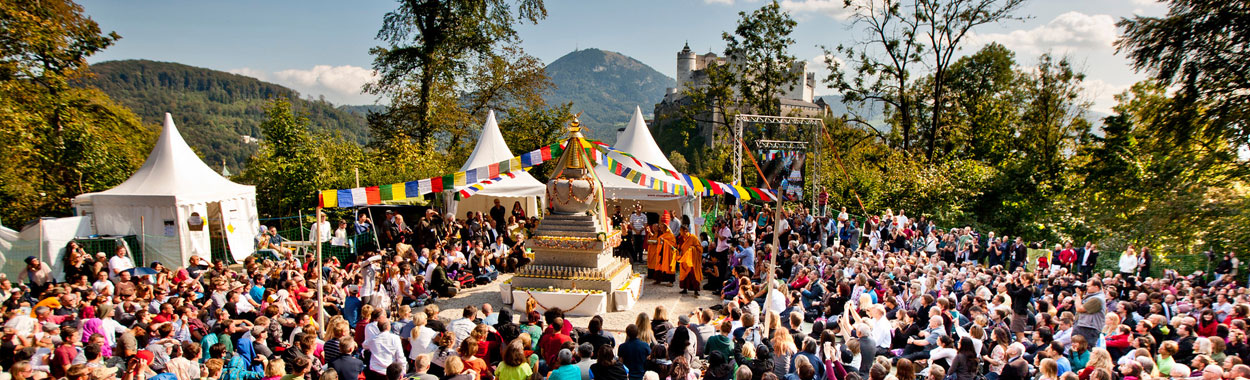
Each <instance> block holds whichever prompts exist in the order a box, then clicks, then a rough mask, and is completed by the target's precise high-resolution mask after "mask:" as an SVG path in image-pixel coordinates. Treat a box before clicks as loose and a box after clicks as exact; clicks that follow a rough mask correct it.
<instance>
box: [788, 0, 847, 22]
mask: <svg viewBox="0 0 1250 380" xmlns="http://www.w3.org/2000/svg"><path fill="white" fill-rule="evenodd" d="M781 7H782V8H783V9H785V10H787V11H790V13H793V14H794V15H795V16H797V17H802V16H804V15H807V14H812V13H817V14H823V15H826V16H829V17H831V18H833V19H835V20H846V19H847V18H849V17H851V15H852V14H853V13H854V12H853V11H852V10H850V9H847V8H846V3H845V2H843V1H842V0H782V1H781Z"/></svg>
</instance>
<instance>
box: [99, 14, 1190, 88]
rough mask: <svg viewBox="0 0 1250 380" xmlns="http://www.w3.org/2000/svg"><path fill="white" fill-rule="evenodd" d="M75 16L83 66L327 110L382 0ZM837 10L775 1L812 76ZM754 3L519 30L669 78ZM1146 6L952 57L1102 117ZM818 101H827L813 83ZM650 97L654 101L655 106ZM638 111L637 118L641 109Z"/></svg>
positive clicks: (1130, 79) (563, 20)
mask: <svg viewBox="0 0 1250 380" xmlns="http://www.w3.org/2000/svg"><path fill="white" fill-rule="evenodd" d="M80 1H81V4H82V5H83V6H84V8H86V11H87V13H88V14H89V15H90V16H92V17H93V18H94V19H95V20H96V21H98V22H99V23H100V26H101V28H103V29H104V30H106V31H116V32H117V33H119V34H121V35H122V40H120V41H118V43H117V44H116V45H115V46H113V47H111V48H109V49H108V50H105V51H104V52H102V53H100V54H98V55H96V56H94V57H93V58H92V61H93V62H98V61H104V60H114V59H138V58H142V59H151V60H158V61H173V62H179V63H184V64H188V65H193V66H201V67H208V68H212V69H218V70H226V71H231V72H235V73H239V74H244V75H249V76H253V77H257V78H260V79H264V80H267V81H271V82H275V83H279V84H283V85H286V86H289V87H291V88H294V89H296V90H298V91H300V92H301V93H302V94H306V95H314V96H316V95H325V96H326V98H327V100H330V101H332V102H335V103H336V104H370V103H374V102H375V100H376V99H375V98H374V97H373V96H370V95H363V94H360V92H359V88H360V86H361V85H362V84H364V83H366V82H368V81H369V80H370V79H371V78H372V72H371V69H370V67H371V66H370V65H371V63H372V57H371V56H370V55H369V48H371V47H373V46H376V45H377V41H376V40H374V35H375V34H376V33H377V30H378V27H379V26H380V25H381V20H382V16H383V15H384V14H385V13H386V12H388V11H390V10H392V9H394V8H395V7H396V5H397V3H396V2H394V1H383V0H357V1H323V0H306V1H293V0H272V1H255V0H253V1H239V0H220V1H207V2H192V1H156V0H125V1H123V0H80ZM841 4H842V0H786V1H783V2H782V5H783V6H784V7H785V8H786V9H787V10H789V11H790V12H791V13H792V15H793V16H794V17H795V18H796V19H797V20H798V21H799V25H798V27H797V28H796V29H795V32H794V38H795V40H796V41H797V43H796V45H795V46H794V47H793V48H792V51H793V52H794V54H795V55H796V56H798V57H800V58H801V59H805V60H810V61H812V64H811V65H809V67H810V68H811V69H812V70H813V71H817V72H818V73H821V74H818V76H823V73H824V70H823V67H822V66H823V63H820V62H821V61H820V57H821V55H822V52H821V49H820V48H819V47H818V46H819V45H826V46H834V45H837V44H839V43H852V42H854V41H855V39H856V38H858V36H860V35H862V34H863V32H862V31H861V30H859V29H855V28H852V27H851V26H850V24H849V23H848V22H847V19H846V17H847V14H846V11H845V10H844V9H843V8H842V6H841ZM761 5H762V3H761V1H759V0H755V1H744V0H670V1H659V0H636V1H569V0H547V10H548V13H549V16H548V18H547V19H546V20H543V21H542V22H541V23H539V24H538V25H525V26H522V27H520V29H519V31H520V35H521V38H522V39H523V40H524V42H523V46H524V48H525V49H526V51H527V52H529V53H530V54H532V55H534V56H536V57H538V58H540V59H542V60H543V61H544V62H551V61H554V60H556V59H557V58H559V57H561V56H563V55H564V54H567V53H569V52H571V51H573V50H574V49H576V48H589V47H594V48H600V49H605V50H613V51H618V52H621V53H624V54H626V55H629V56H631V57H634V58H636V59H638V60H640V61H642V62H644V63H646V64H648V65H650V66H652V67H654V68H655V69H656V70H659V71H660V72H662V73H664V74H667V75H669V76H674V73H675V71H676V62H675V58H676V53H677V51H678V50H680V49H681V47H682V44H683V43H685V42H687V41H689V43H690V47H691V48H693V49H694V50H696V51H697V52H699V53H704V52H707V51H713V52H717V53H719V52H720V51H722V50H723V49H724V42H723V41H722V40H721V32H723V31H727V30H732V29H733V28H734V26H735V25H736V22H737V19H738V14H737V13H738V12H739V11H743V10H747V11H749V10H751V9H755V8H758V7H760V6H761ZM1165 12H1166V7H1165V6H1164V5H1162V4H1160V3H1157V2H1155V1H1154V0H1049V1H1047V0H1032V1H1030V2H1029V3H1027V5H1026V6H1025V7H1024V9H1023V10H1022V11H1021V12H1020V15H1021V16H1027V17H1028V18H1027V19H1026V20H1024V21H1008V22H1004V23H1001V24H996V25H988V26H985V27H982V28H980V29H977V30H976V31H975V32H976V35H975V36H972V38H971V39H970V41H969V43H968V44H966V47H965V48H964V51H963V53H971V52H975V51H976V49H977V48H978V47H979V46H981V45H983V44H985V43H988V42H989V41H997V42H999V43H1002V44H1004V45H1006V46H1007V47H1009V48H1011V49H1013V50H1015V51H1016V52H1017V61H1018V62H1019V63H1020V64H1021V65H1023V66H1026V67H1027V66H1030V65H1033V64H1034V63H1035V61H1036V57H1037V56H1038V55H1040V54H1041V53H1043V52H1046V51H1051V52H1053V53H1054V54H1057V55H1068V56H1070V57H1072V58H1073V60H1074V61H1075V62H1076V63H1078V66H1079V67H1082V68H1083V69H1084V70H1085V72H1086V74H1087V81H1086V93H1087V97H1088V98H1089V99H1090V100H1091V101H1094V103H1095V106H1094V109H1095V110H1097V111H1102V112H1106V111H1107V110H1108V109H1109V108H1110V107H1111V106H1112V105H1113V104H1114V102H1113V100H1112V96H1113V95H1115V94H1116V93H1119V92H1121V91H1123V90H1125V89H1127V88H1128V86H1130V85H1132V84H1133V83H1134V82H1136V81H1138V80H1141V79H1142V78H1144V76H1143V75H1141V74H1138V73H1135V72H1133V70H1132V68H1131V67H1130V66H1129V65H1128V61H1127V60H1125V59H1124V58H1123V57H1122V56H1117V55H1115V54H1114V47H1112V45H1111V43H1112V42H1113V41H1114V39H1115V37H1116V34H1117V30H1116V28H1115V25H1114V23H1115V21H1116V20H1118V19H1119V18H1120V17H1130V16H1132V15H1134V14H1142V15H1151V16H1157V15H1162V14H1164V13H1165ZM817 93H818V94H828V93H831V91H829V90H828V89H825V88H824V87H823V85H822V86H821V87H820V88H819V89H818V91H817ZM660 96H662V94H656V97H657V99H658V98H659V97H660ZM643 106H644V107H643V108H648V107H646V105H643Z"/></svg>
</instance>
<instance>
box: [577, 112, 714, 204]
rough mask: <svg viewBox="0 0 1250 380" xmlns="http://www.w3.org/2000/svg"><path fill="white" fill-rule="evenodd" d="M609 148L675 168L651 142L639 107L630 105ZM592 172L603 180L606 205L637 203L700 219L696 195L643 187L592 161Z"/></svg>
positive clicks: (623, 161) (659, 174) (645, 170)
mask: <svg viewBox="0 0 1250 380" xmlns="http://www.w3.org/2000/svg"><path fill="white" fill-rule="evenodd" d="M613 148H615V149H616V150H619V151H622V152H628V153H629V154H632V155H634V157H636V158H638V160H641V161H642V162H646V163H650V164H652V165H655V166H658V167H662V168H665V169H669V170H674V171H676V169H675V168H673V164H672V163H671V162H669V161H668V157H667V156H665V154H664V151H662V150H660V146H659V145H657V144H656V143H655V138H653V137H651V130H650V129H647V124H646V123H645V122H644V121H643V119H642V109H641V108H638V107H634V117H633V118H631V119H630V120H629V125H628V126H626V127H625V130H624V131H621V133H620V134H618V135H617V136H616V145H614V146H613ZM609 155H610V156H611V157H612V159H614V160H616V161H618V162H620V163H621V165H623V166H625V167H627V168H629V169H630V170H634V171H641V172H642V173H645V174H646V175H647V176H649V177H654V178H655V179H657V180H661V181H666V182H669V183H672V184H678V185H681V184H682V183H681V182H678V181H677V180H676V179H675V178H673V177H669V176H667V175H665V174H664V173H663V172H660V171H654V170H651V169H649V168H645V167H643V166H639V165H638V164H635V163H634V160H632V159H630V158H629V157H624V156H621V155H620V154H617V153H609ZM644 166H645V165H644ZM595 173H596V174H598V175H599V179H600V180H602V181H603V190H604V193H605V195H606V198H607V200H608V206H609V208H611V207H613V206H621V209H622V212H629V210H630V209H632V207H633V205H635V204H640V205H642V209H643V210H644V211H647V212H662V211H664V210H668V211H672V212H678V213H679V215H681V214H684V215H689V216H690V217H691V218H692V219H695V220H701V219H702V218H701V213H700V208H701V207H702V206H701V205H702V199H701V198H700V197H699V196H698V195H685V196H683V195H674V194H669V193H665V192H663V191H659V190H655V189H652V188H648V187H643V186H641V185H638V184H636V183H633V182H630V181H629V180H627V179H625V178H622V177H621V176H618V175H616V174H614V173H612V171H611V170H610V169H608V167H607V166H606V165H596V166H595ZM608 212H612V211H608Z"/></svg>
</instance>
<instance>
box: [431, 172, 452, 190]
mask: <svg viewBox="0 0 1250 380" xmlns="http://www.w3.org/2000/svg"><path fill="white" fill-rule="evenodd" d="M455 186H456V176H455V175H454V174H448V175H445V176H443V187H440V188H438V189H437V190H434V191H437V192H443V191H445V190H451V188H452V187H455Z"/></svg>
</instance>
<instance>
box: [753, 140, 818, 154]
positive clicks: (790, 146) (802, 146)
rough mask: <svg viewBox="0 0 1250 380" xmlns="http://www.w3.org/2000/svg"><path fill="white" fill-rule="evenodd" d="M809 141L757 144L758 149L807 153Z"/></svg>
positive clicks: (764, 142)
mask: <svg viewBox="0 0 1250 380" xmlns="http://www.w3.org/2000/svg"><path fill="white" fill-rule="evenodd" d="M807 144H808V143H807V141H782V140H759V141H756V142H755V147H756V148H757V149H771V150H796V151H804V152H806V151H807Z"/></svg>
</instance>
